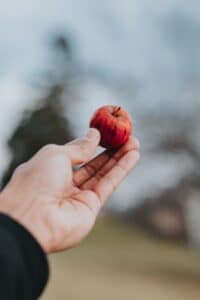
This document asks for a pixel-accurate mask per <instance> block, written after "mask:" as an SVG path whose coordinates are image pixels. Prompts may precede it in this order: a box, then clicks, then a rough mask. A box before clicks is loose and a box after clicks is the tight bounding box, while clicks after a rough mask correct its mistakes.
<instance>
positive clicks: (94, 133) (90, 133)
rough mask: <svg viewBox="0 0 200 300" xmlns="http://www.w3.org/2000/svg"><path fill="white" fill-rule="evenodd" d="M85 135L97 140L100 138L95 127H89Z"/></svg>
mask: <svg viewBox="0 0 200 300" xmlns="http://www.w3.org/2000/svg"><path fill="white" fill-rule="evenodd" d="M86 136H87V138H88V139H89V140H99V138H100V134H99V131H98V130H97V129H95V128H90V129H89V131H88V132H87V135H86Z"/></svg>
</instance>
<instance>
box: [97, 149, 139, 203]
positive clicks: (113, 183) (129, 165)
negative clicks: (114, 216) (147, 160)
mask: <svg viewBox="0 0 200 300" xmlns="http://www.w3.org/2000/svg"><path fill="white" fill-rule="evenodd" d="M139 158H140V153H139V151H136V150H131V151H129V152H127V153H126V154H125V155H124V156H123V157H122V158H121V159H120V160H119V161H118V162H117V163H116V164H115V166H114V167H113V168H112V169H111V170H110V171H109V172H108V173H107V174H106V175H105V176H104V177H103V178H102V179H100V181H99V182H98V183H97V184H96V185H95V186H94V187H93V191H94V192H95V193H96V194H97V196H98V197H99V199H100V201H101V203H102V205H103V204H104V203H105V201H106V200H107V199H108V198H109V197H110V196H111V195H112V193H113V192H114V191H115V189H116V188H117V187H118V186H119V184H120V183H121V182H122V181H123V180H124V178H126V177H127V175H128V174H129V173H130V171H131V170H132V169H133V167H134V166H135V165H136V164H137V162H138V160H139Z"/></svg>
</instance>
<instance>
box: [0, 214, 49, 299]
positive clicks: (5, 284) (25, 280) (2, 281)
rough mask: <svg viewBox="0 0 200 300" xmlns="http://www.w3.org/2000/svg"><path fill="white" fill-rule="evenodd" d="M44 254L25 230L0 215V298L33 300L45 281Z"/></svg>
mask: <svg viewBox="0 0 200 300" xmlns="http://www.w3.org/2000/svg"><path fill="white" fill-rule="evenodd" d="M48 273H49V270H48V263H47V258H46V255H45V254H44V252H43V250H42V249H41V247H40V246H39V244H38V243H37V241H36V240H35V239H34V238H33V237H32V235H31V234H30V233H29V232H28V231H26V229H25V228H24V227H23V226H21V225H20V224H18V223H17V222H15V221H14V220H13V219H11V218H10V217H8V216H6V215H3V214H0V299H1V300H18V299H19V300H24V299H25V300H35V299H38V297H39V296H40V295H41V293H42V291H43V289H44V287H45V285H46V283H47V280H48Z"/></svg>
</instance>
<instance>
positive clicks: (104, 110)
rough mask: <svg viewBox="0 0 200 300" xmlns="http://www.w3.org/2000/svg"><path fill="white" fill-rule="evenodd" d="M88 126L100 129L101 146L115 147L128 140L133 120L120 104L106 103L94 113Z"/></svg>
mask: <svg viewBox="0 0 200 300" xmlns="http://www.w3.org/2000/svg"><path fill="white" fill-rule="evenodd" d="M90 127H92V128H96V129H98V130H99V131H100V133H101V141H100V145H101V146H102V147H104V148H107V149H116V148H119V147H121V146H122V145H124V144H125V143H126V142H127V141H128V139H129V137H130V135H131V133H132V129H133V122H132V119H131V116H130V115H129V113H128V112H127V111H126V110H124V109H123V108H122V107H121V106H112V105H107V106H103V107H101V108H99V109H98V110H97V111H96V112H95V113H94V115H93V117H92V119H91V121H90Z"/></svg>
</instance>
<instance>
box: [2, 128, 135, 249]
mask: <svg viewBox="0 0 200 300" xmlns="http://www.w3.org/2000/svg"><path fill="white" fill-rule="evenodd" d="M99 141H100V134H99V132H98V131H97V130H96V129H90V131H89V132H88V134H87V135H86V136H85V137H83V138H81V139H77V140H75V141H73V142H71V143H68V144H66V145H64V146H57V145H48V146H45V147H44V148H42V149H41V150H40V151H39V152H38V153H37V154H36V155H35V156H34V157H33V158H32V159H31V160H30V161H28V162H26V163H25V164H23V165H21V166H20V167H18V168H17V169H16V171H15V172H14V174H13V177H12V179H11V181H10V182H9V184H8V185H7V186H6V188H5V189H4V190H3V191H2V193H1V194H0V211H1V212H4V213H6V214H8V215H9V216H11V217H12V218H14V219H16V220H17V221H18V222H19V223H21V224H22V225H24V227H25V228H27V229H28V230H29V231H30V232H31V233H32V234H33V235H34V236H35V238H36V239H37V240H38V242H39V243H40V244H41V246H42V247H43V249H44V251H45V252H46V253H52V252H57V251H62V250H65V249H69V248H72V247H74V246H76V245H77V244H79V243H80V242H81V241H82V239H84V238H85V237H86V235H87V234H88V233H89V232H90V230H91V229H92V227H93V225H94V223H95V220H96V217H97V215H98V213H99V211H100V209H101V207H102V206H103V204H104V203H105V202H106V200H107V199H108V198H109V197H110V196H111V194H112V193H113V192H114V190H115V189H116V188H117V187H118V185H119V184H120V182H121V181H122V180H123V179H124V178H125V177H126V176H127V175H128V173H129V172H130V171H131V169H132V168H133V167H134V166H135V165H136V163H137V161H138V159H139V143H138V141H137V140H136V139H133V138H130V139H129V140H128V142H127V143H126V144H125V145H124V146H123V147H122V148H121V149H119V150H118V151H106V152H104V153H102V154H100V155H99V156H97V157H96V158H94V159H92V160H91V158H92V157H93V156H94V153H95V151H96V148H97V146H98V144H99ZM90 160H91V161H90ZM82 164H84V165H82ZM79 165H81V167H80V168H79V169H78V170H76V171H74V170H73V166H79ZM122 201H123V199H122Z"/></svg>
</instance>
